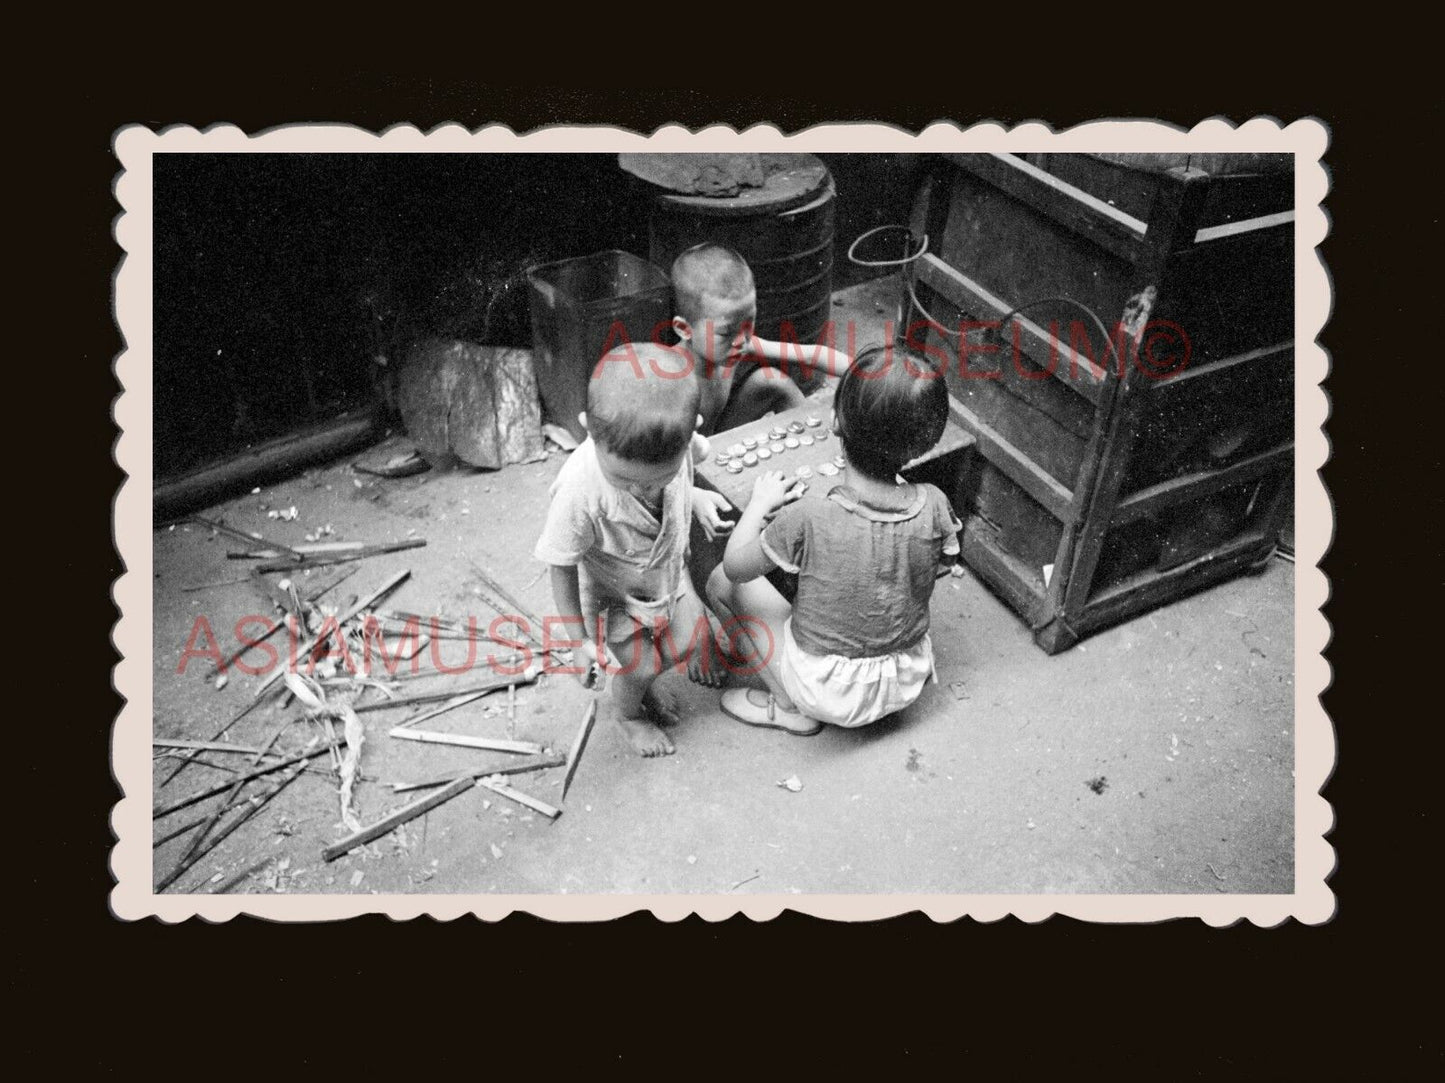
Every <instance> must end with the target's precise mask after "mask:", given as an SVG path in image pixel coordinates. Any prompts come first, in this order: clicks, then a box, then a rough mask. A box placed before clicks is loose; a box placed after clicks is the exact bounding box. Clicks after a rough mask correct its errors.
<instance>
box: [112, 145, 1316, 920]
mask: <svg viewBox="0 0 1445 1083" xmlns="http://www.w3.org/2000/svg"><path fill="white" fill-rule="evenodd" d="M1326 143H1327V140H1326V137H1325V134H1324V129H1323V126H1322V125H1320V124H1319V123H1318V122H1314V121H1297V122H1295V123H1294V124H1291V125H1282V124H1280V123H1279V122H1275V121H1263V120H1254V121H1249V122H1247V123H1242V124H1239V125H1234V124H1228V123H1225V122H1223V121H1213V122H1209V123H1206V124H1201V125H1199V126H1197V127H1196V128H1195V129H1193V130H1192V131H1184V130H1181V129H1176V128H1170V127H1168V126H1165V125H1162V124H1156V123H1149V122H1144V121H1137V122H1134V121H1122V122H1111V123H1099V124H1085V125H1081V126H1079V127H1077V128H1074V129H1070V130H1069V131H1066V132H1061V133H1053V132H1050V131H1048V130H1047V129H1044V128H1042V127H1040V126H1032V127H1029V126H1024V127H1020V128H1016V129H1013V130H1011V131H1010V130H1006V129H1003V128H999V127H997V126H994V127H992V128H991V129H990V130H988V131H976V130H973V129H960V128H958V127H955V126H942V125H941V126H937V127H934V128H929V129H928V130H926V131H924V132H922V133H919V134H916V135H915V134H908V133H904V132H901V131H899V130H897V129H885V128H882V127H881V126H878V127H868V126H849V125H844V124H839V125H836V126H824V127H822V128H818V129H814V130H811V131H810V132H808V133H805V134H804V135H800V136H782V135H780V134H778V133H776V132H775V131H774V132H771V133H769V132H742V133H739V132H733V131H716V132H714V131H706V132H701V133H696V132H688V131H685V130H682V129H674V130H671V131H667V132H663V133H660V134H654V135H653V136H652V137H651V138H649V137H646V136H642V135H635V134H632V133H626V132H622V131H615V132H609V131H604V130H587V131H582V130H577V131H571V132H569V131H567V130H565V129H556V130H552V131H548V132H542V133H533V134H530V135H514V134H512V133H510V132H490V131H486V130H479V131H477V132H468V131H465V130H463V129H460V128H456V127H453V128H449V129H443V130H437V131H433V132H430V133H422V132H419V131H417V130H415V129H405V128H399V129H395V130H389V131H387V132H383V133H381V134H379V135H378V134H374V133H371V132H366V131H362V130H360V129H347V128H342V127H339V126H335V127H327V128H320V127H318V128H308V127H306V126H304V125H298V126H294V127H289V128H281V129H277V130H275V131H271V132H267V133H264V134H261V135H250V136H247V135H245V134H243V133H242V132H240V131H239V130H237V129H234V128H226V127H225V126H217V127H215V128H211V129H207V130H204V131H200V130H197V129H194V128H174V129H168V130H161V131H156V130H150V129H146V128H143V127H131V128H127V129H125V130H122V131H121V132H119V133H118V134H117V137H116V147H115V149H116V155H117V159H118V163H119V169H120V173H119V176H118V179H117V189H116V192H117V200H118V202H119V204H120V206H121V208H122V211H123V213H122V214H121V217H120V218H119V219H118V222H117V228H116V238H117V241H118V243H119V245H120V247H121V248H122V249H123V250H124V252H125V256H124V260H123V262H122V264H121V266H120V269H119V272H118V275H117V279H116V305H117V315H118V322H119V326H120V328H121V331H122V334H123V335H124V338H125V347H126V348H125V352H124V353H123V354H122V356H121V357H120V359H119V361H118V364H117V373H118V377H119V380H120V382H121V383H122V385H123V387H124V393H123V397H122V399H121V400H120V402H119V404H118V405H117V408H116V420H117V424H118V426H119V428H120V429H121V436H120V440H119V444H118V446H117V461H118V462H119V463H120V465H121V467H122V468H124V469H125V470H126V471H127V474H128V477H127V480H126V482H125V485H124V487H123V489H122V491H121V494H120V496H119V498H118V501H117V504H116V512H115V516H116V534H117V539H118V545H119V548H120V550H121V553H122V555H123V556H124V557H125V560H126V568H127V571H126V575H125V576H124V577H123V578H122V579H121V580H120V581H119V582H118V583H117V586H116V590H115V597H116V600H117V605H118V607H119V609H120V611H121V624H120V628H119V631H118V634H117V639H116V642H117V645H118V648H119V649H120V650H121V651H122V652H123V654H124V660H123V661H122V662H121V664H120V666H119V667H118V669H117V671H116V679H117V687H118V688H119V689H120V690H121V692H122V693H123V694H124V695H125V697H126V700H127V702H126V707H125V710H124V712H123V714H122V716H121V719H120V721H119V723H118V725H117V729H116V738H115V749H114V768H115V773H116V777H117V779H118V781H119V783H120V787H121V789H122V791H123V794H124V796H123V797H122V798H121V800H120V801H119V803H118V804H117V805H116V808H115V812H114V824H115V827H116V832H117V836H118V842H117V843H116V847H115V850H114V851H113V856H112V860H113V863H114V867H115V869H116V872H117V881H118V882H117V886H116V889H115V892H114V894H113V898H112V905H113V906H114V907H115V909H116V911H117V913H118V914H120V915H121V916H141V915H146V914H157V915H160V916H163V917H165V918H167V919H168V920H171V919H179V918H183V917H188V916H192V915H203V916H206V917H212V918H214V917H221V916H226V915H234V914H238V913H247V914H256V915H263V916H267V917H275V918H281V919H301V920H307V919H313V918H319V917H341V916H348V915H356V914H365V913H371V912H378V911H380V912H385V913H390V914H392V915H394V916H398V917H410V916H415V915H419V914H432V915H436V916H452V915H456V914H459V913H469V912H475V913H480V914H483V915H484V916H485V915H492V914H505V913H507V912H510V911H514V910H520V911H527V912H530V913H534V914H538V915H542V916H546V917H550V918H557V919H561V920H595V919H597V918H607V917H616V916H620V915H623V914H627V913H629V912H631V911H634V910H637V909H643V910H651V911H652V912H653V913H655V914H658V915H659V916H669V917H672V918H676V917H681V916H685V915H687V914H690V913H698V914H702V915H703V916H704V917H708V918H709V919H715V918H717V917H725V916H728V915H730V914H733V913H746V914H748V915H750V916H753V917H755V918H766V917H771V916H775V915H776V914H778V913H780V912H782V911H783V910H787V909H792V910H797V911H800V912H804V913H809V914H816V915H819V916H826V917H839V918H877V917H887V916H890V915H894V914H900V913H904V912H906V911H910V910H918V909H922V910H924V911H925V912H927V913H929V914H931V915H933V916H935V917H937V918H946V917H956V916H959V915H961V914H970V915H974V916H981V917H985V918H992V917H999V916H1003V915H1006V914H1016V915H1023V916H1029V917H1030V919H1031V920H1040V919H1041V918H1043V917H1046V916H1048V915H1050V914H1052V913H1067V914H1073V915H1077V916H1083V917H1087V918H1090V919H1094V920H1120V921H1122V920H1157V919H1160V918H1167V917H1173V916H1185V915H1199V916H1203V917H1205V918H1206V920H1209V921H1211V922H1212V923H1215V924H1222V923H1225V922H1228V921H1236V920H1240V919H1241V918H1247V919H1250V920H1253V921H1255V922H1256V923H1259V924H1268V923H1277V922H1279V921H1281V920H1283V919H1285V918H1286V917H1290V916H1294V917H1297V918H1300V919H1301V920H1304V921H1307V922H1320V921H1324V920H1327V919H1328V917H1329V916H1330V913H1331V909H1332V905H1333V902H1332V896H1331V894H1330V891H1329V889H1328V887H1327V885H1326V882H1325V881H1326V877H1327V875H1328V873H1329V871H1330V868H1331V864H1332V861H1333V854H1332V851H1331V849H1330V846H1329V845H1328V843H1327V842H1326V841H1325V839H1324V838H1323V835H1324V834H1325V832H1326V831H1327V830H1328V829H1329V826H1330V822H1331V812H1330V808H1329V805H1328V803H1327V802H1326V801H1325V800H1324V798H1322V797H1321V796H1320V793H1319V790H1320V788H1321V787H1322V786H1323V785H1324V781H1325V779H1326V777H1327V775H1328V772H1329V770H1330V766H1331V764H1332V763H1333V757H1334V745H1333V737H1332V735H1331V732H1330V729H1329V725H1328V722H1327V720H1326V719H1325V716H1324V714H1323V712H1322V711H1321V710H1320V707H1319V703H1318V699H1317V697H1318V695H1319V694H1320V692H1321V691H1322V689H1323V687H1324V686H1325V684H1326V682H1327V679H1328V678H1327V675H1326V673H1327V671H1326V667H1325V666H1324V663H1323V661H1322V659H1321V658H1320V652H1321V651H1322V649H1323V647H1324V644H1325V641H1326V639H1327V636H1328V633H1327V630H1326V628H1325V624H1324V621H1323V619H1322V618H1321V617H1320V615H1319V613H1318V609H1319V607H1320V605H1321V604H1323V601H1324V599H1325V597H1326V596H1327V586H1326V584H1325V580H1324V577H1323V575H1322V574H1321V573H1320V572H1319V571H1318V569H1317V567H1316V565H1317V563H1318V561H1319V558H1320V556H1321V555H1322V554H1323V552H1324V550H1325V546H1326V544H1327V542H1328V538H1329V534H1330V530H1331V525H1330V523H1331V512H1330V507H1329V504H1328V501H1327V498H1326V496H1325V493H1324V489H1323V486H1322V485H1321V484H1320V481H1319V479H1318V476H1317V473H1316V472H1317V470H1318V469H1319V466H1320V464H1321V463H1322V462H1323V460H1324V458H1325V456H1326V451H1325V450H1324V448H1325V439H1324V434H1323V433H1322V431H1321V426H1322V425H1323V423H1324V418H1325V415H1326V407H1325V400H1324V396H1323V393H1322V392H1321V391H1320V389H1319V387H1318V384H1319V381H1320V380H1321V379H1322V378H1323V374H1324V370H1325V361H1324V358H1323V351H1322V350H1320V349H1319V347H1318V346H1317V345H1316V344H1315V338H1316V336H1317V335H1318V333H1319V331H1320V328H1321V327H1322V325H1323V323H1324V320H1325V317H1326V313H1327V312H1328V305H1329V302H1328V293H1329V287H1328V284H1327V279H1326V274H1325V270H1324V267H1323V264H1322V263H1321V261H1320V260H1319V258H1318V256H1317V254H1315V253H1314V251H1313V249H1314V247H1315V246H1316V245H1317V244H1318V243H1319V241H1320V240H1321V239H1322V237H1323V234H1324V231H1325V228H1326V227H1325V219H1324V214H1323V212H1322V211H1321V209H1320V204H1321V202H1322V200H1323V199H1324V195H1325V191H1326V179H1325V170H1324V167H1323V166H1322V164H1321V163H1322V159H1323V160H1326V161H1327V155H1326V151H1325V147H1326ZM147 807H148V809H149V814H148V815H147V811H146V810H147ZM147 823H148V824H149V828H148V829H147V826H146V825H147ZM147 835H148V836H149V837H148V838H147V837H146V836H147Z"/></svg>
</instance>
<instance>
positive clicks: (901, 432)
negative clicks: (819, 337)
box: [833, 345, 948, 481]
mask: <svg viewBox="0 0 1445 1083" xmlns="http://www.w3.org/2000/svg"><path fill="white" fill-rule="evenodd" d="M833 408H834V410H835V411H837V414H838V436H839V438H840V439H841V440H842V441H843V450H844V451H845V452H846V453H847V456H848V461H849V463H851V464H852V465H853V466H854V467H855V468H857V469H858V470H860V471H862V472H863V473H864V474H865V475H867V476H868V477H870V478H875V479H877V480H880V481H892V480H893V478H894V476H895V475H896V474H897V473H898V471H899V470H901V469H902V468H903V465H904V464H905V463H907V462H909V461H911V460H913V459H916V458H918V456H920V455H922V454H923V453H924V452H926V451H928V450H929V449H930V448H931V447H933V445H934V444H936V443H938V441H939V439H940V438H941V437H942V436H943V430H944V428H945V427H946V426H947V424H948V387H947V385H946V384H945V383H944V380H943V371H942V370H941V369H940V368H939V366H938V365H936V364H934V363H933V362H932V361H929V360H926V359H924V358H923V357H920V356H919V355H918V354H916V353H914V352H913V351H911V350H908V349H906V348H905V347H903V346H901V345H887V346H874V347H872V348H870V349H867V350H864V351H863V352H862V353H860V354H859V355H858V356H857V358H856V359H855V360H854V361H853V363H852V364H851V365H849V366H848V368H847V370H846V371H845V372H844V373H843V378H842V380H840V381H839V382H838V393H837V396H836V397H835V398H834V400H833Z"/></svg>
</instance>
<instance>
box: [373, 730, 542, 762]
mask: <svg viewBox="0 0 1445 1083" xmlns="http://www.w3.org/2000/svg"><path fill="white" fill-rule="evenodd" d="M388 736H391V737H395V738H397V739H398V740H401V741H420V742H421V743H422V744H428V745H456V746H457V747H458V748H481V749H486V750H487V751H489V752H517V753H520V754H522V755H527V756H536V755H540V754H541V752H542V746H541V745H537V744H533V743H532V742H531V741H504V740H502V739H501V738H498V737H470V736H468V735H467V734H465V733H437V732H435V731H433V730H409V729H406V728H404V727H402V726H397V727H396V728H395V729H394V730H392V731H391V732H390V733H389V734H388Z"/></svg>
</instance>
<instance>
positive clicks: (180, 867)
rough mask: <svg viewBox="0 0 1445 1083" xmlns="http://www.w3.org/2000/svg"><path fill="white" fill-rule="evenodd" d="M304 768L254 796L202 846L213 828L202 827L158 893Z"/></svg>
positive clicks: (257, 810)
mask: <svg viewBox="0 0 1445 1083" xmlns="http://www.w3.org/2000/svg"><path fill="white" fill-rule="evenodd" d="M304 770H306V764H304V763H298V764H297V765H296V766H295V767H293V768H292V769H291V770H290V771H288V772H287V773H286V774H284V775H282V776H281V777H280V778H279V779H278V780H277V781H276V782H275V783H274V784H273V785H272V786H271V788H270V789H269V790H267V791H265V792H264V793H262V794H258V795H257V796H256V797H253V798H251V799H250V800H249V801H247V802H246V808H244V809H242V810H241V811H240V812H239V813H237V815H235V816H234V817H232V819H231V821H230V822H229V823H228V824H226V826H224V827H223V828H221V829H220V830H219V831H217V832H216V834H215V837H214V838H212V839H211V840H210V844H209V845H207V846H202V842H203V841H204V840H205V838H206V836H207V835H208V834H210V830H211V829H210V826H209V825H208V826H206V827H203V828H202V829H201V833H200V835H198V836H197V837H196V838H195V840H194V841H192V843H191V846H190V848H189V849H188V850H187V851H186V853H185V856H183V857H182V858H181V860H180V861H178V862H177V863H176V867H175V868H174V869H172V870H171V871H170V874H169V875H167V876H166V878H165V879H164V880H162V881H161V882H160V883H159V884H158V885H157V886H156V894H157V895H159V894H160V893H161V892H163V891H165V890H166V888H168V887H170V886H171V885H172V884H174V883H175V882H176V881H177V880H178V879H180V877H181V876H183V875H184V874H185V872H186V870H187V869H190V868H191V867H192V866H193V865H195V864H196V862H198V861H200V860H201V858H203V857H205V856H206V855H207V854H208V853H210V852H211V851H212V850H214V849H215V848H216V847H217V846H219V845H220V844H221V843H222V842H223V841H225V839H226V838H227V836H229V835H230V834H231V833H232V832H233V831H235V830H236V828H238V827H240V826H241V825H242V824H243V823H245V822H246V821H247V820H249V819H250V818H251V817H252V816H254V815H256V813H258V812H260V811H261V809H262V808H264V807H265V806H266V804H267V803H268V802H269V801H270V800H271V799H272V798H273V797H275V796H276V795H277V794H278V793H280V792H281V791H282V790H284V789H285V788H286V787H287V786H289V785H291V783H293V782H295V781H296V779H297V778H299V777H300V775H301V772H302V771H304ZM217 818H218V817H212V818H211V821H210V822H211V823H214V822H215V820H216V819H217Z"/></svg>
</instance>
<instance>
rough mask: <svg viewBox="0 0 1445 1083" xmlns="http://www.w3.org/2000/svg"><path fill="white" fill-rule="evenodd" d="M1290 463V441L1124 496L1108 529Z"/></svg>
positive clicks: (1292, 443)
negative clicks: (1228, 463) (1214, 468)
mask: <svg viewBox="0 0 1445 1083" xmlns="http://www.w3.org/2000/svg"><path fill="white" fill-rule="evenodd" d="M1293 461H1294V442H1293V441H1291V442H1290V443H1288V444H1285V445H1283V446H1282V447H1277V448H1271V449H1270V450H1269V451H1262V452H1260V453H1259V454H1257V455H1251V456H1250V457H1249V458H1247V459H1241V460H1240V461H1239V462H1236V463H1231V464H1230V465H1229V466H1225V467H1221V468H1220V469H1218V470H1201V471H1198V472H1196V473H1193V474H1185V475H1183V476H1182V477H1177V478H1171V479H1170V480H1169V481H1163V482H1160V483H1159V484H1158V485H1151V486H1149V487H1148V488H1147V489H1140V490H1139V491H1138V492H1136V493H1131V494H1130V495H1129V496H1126V497H1124V499H1122V500H1120V501H1119V502H1118V504H1117V505H1115V507H1114V514H1113V517H1112V521H1111V525H1112V526H1116V527H1117V526H1123V525H1124V524H1125V523H1132V522H1134V521H1135V520H1136V519H1140V518H1143V517H1144V516H1145V515H1149V514H1152V513H1153V512H1157V511H1160V510H1161V509H1163V508H1167V507H1172V506H1173V505H1175V504H1184V503H1187V502H1188V501H1190V500H1197V499H1199V498H1200V497H1203V496H1207V495H1208V494H1209V493H1213V492H1218V491H1219V490H1220V489H1223V488H1225V487H1226V486H1229V485H1238V484H1240V483H1242V482H1246V481H1251V480H1253V479H1254V478H1257V477H1259V476H1260V475H1262V474H1267V473H1269V472H1270V471H1272V470H1277V469H1279V468H1281V467H1283V466H1287V465H1289V464H1290V463H1292V462H1293Z"/></svg>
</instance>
